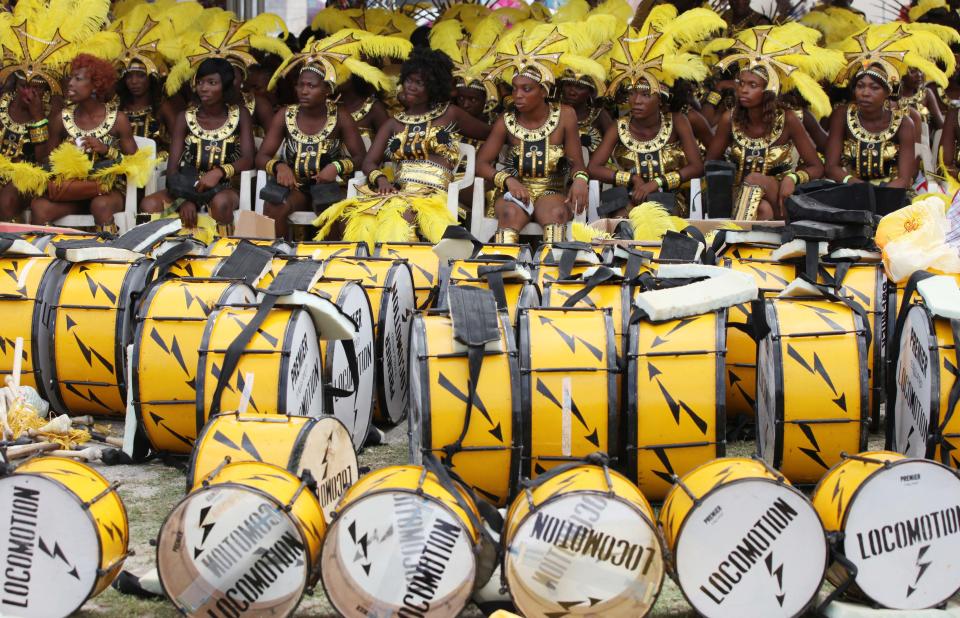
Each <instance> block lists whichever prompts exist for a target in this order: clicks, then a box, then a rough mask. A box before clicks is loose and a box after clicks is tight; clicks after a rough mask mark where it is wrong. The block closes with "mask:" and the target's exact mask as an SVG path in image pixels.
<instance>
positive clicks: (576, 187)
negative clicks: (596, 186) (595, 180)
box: [567, 178, 589, 215]
mask: <svg viewBox="0 0 960 618" xmlns="http://www.w3.org/2000/svg"><path fill="white" fill-rule="evenodd" d="M588 200H589V195H588V192H587V181H586V180H584V179H583V178H574V179H573V184H571V185H570V191H568V192H567V205H568V206H573V212H575V213H576V214H578V215H579V214H580V213H582V212H583V211H584V210H586V208H587V201H588Z"/></svg>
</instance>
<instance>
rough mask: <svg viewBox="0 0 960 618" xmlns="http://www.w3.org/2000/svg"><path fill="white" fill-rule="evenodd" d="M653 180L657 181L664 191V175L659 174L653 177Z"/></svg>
mask: <svg viewBox="0 0 960 618" xmlns="http://www.w3.org/2000/svg"><path fill="white" fill-rule="evenodd" d="M653 182H655V183H657V186H658V187H660V190H661V191H663V185H664V178H663V176H657V177H655V178H654V179H653Z"/></svg>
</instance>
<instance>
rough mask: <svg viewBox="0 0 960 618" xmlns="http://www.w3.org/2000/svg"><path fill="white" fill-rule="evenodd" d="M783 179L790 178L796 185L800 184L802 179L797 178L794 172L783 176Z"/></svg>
mask: <svg viewBox="0 0 960 618" xmlns="http://www.w3.org/2000/svg"><path fill="white" fill-rule="evenodd" d="M783 177H784V178H789V179H790V180H792V181H793V184H795V185H798V184H800V177H799V176H797V175H796V173H794V172H787V173H786V174H784V175H783Z"/></svg>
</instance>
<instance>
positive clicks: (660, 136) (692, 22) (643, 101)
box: [588, 5, 724, 217]
mask: <svg viewBox="0 0 960 618" xmlns="http://www.w3.org/2000/svg"><path fill="white" fill-rule="evenodd" d="M654 22H655V23H664V24H667V25H666V30H665V31H660V30H658V29H657V28H655V27H653V26H651V25H650V24H651V23H654ZM723 28H724V23H723V20H721V19H720V18H718V17H717V16H716V14H714V13H713V12H712V11H707V10H704V9H694V10H691V11H688V12H686V13H684V14H682V15H679V16H678V15H677V13H676V9H675V8H673V7H672V6H670V5H661V6H658V7H655V8H654V9H653V10H652V11H651V13H650V17H648V19H647V23H646V24H644V26H643V28H641V29H640V30H639V31H638V30H633V29H628V30H627V31H626V32H625V33H624V34H623V35H622V36H621V37H620V38H619V39H618V40H617V41H616V42H615V45H614V48H613V51H612V52H611V61H612V62H611V69H610V86H609V88H608V91H607V95H608V96H611V97H617V96H622V95H623V94H627V96H628V99H627V100H628V102H629V105H630V115H629V116H628V117H626V118H621V119H620V120H618V121H617V122H616V123H615V124H614V125H612V126H611V127H610V128H609V129H607V132H606V133H605V134H604V136H603V141H602V142H601V143H600V147H599V148H597V150H596V152H594V154H593V156H592V157H590V167H589V170H588V171H589V172H590V176H591V177H592V178H596V179H597V180H599V181H601V182H603V183H606V184H612V185H615V186H618V187H626V188H627V190H628V191H629V196H630V204H631V207H632V206H635V205H637V204H639V203H641V202H644V201H647V199H648V196H650V195H651V194H653V193H662V192H669V193H674V194H675V195H676V206H677V208H676V211H677V214H680V215H681V216H685V214H686V212H687V209H686V206H687V200H686V197H685V196H684V195H683V194H682V193H681V192H679V191H678V190H679V189H680V187H681V186H682V185H684V184H686V183H687V182H689V181H690V180H691V179H692V178H699V177H700V176H702V175H703V160H702V159H701V157H700V149H699V147H698V144H697V139H696V137H695V136H694V132H693V128H692V127H691V124H690V122H689V121H688V119H687V115H686V114H684V113H681V112H679V111H678V112H671V111H670V110H669V107H668V102H669V100H670V98H671V91H670V86H671V85H672V84H674V83H675V82H676V81H677V77H678V76H677V74H676V73H675V71H676V70H677V69H675V68H674V69H673V70H671V68H673V67H682V70H684V71H686V72H685V73H684V75H685V76H686V77H687V78H690V79H694V80H700V79H703V78H704V77H706V75H707V67H706V66H705V65H704V64H703V63H702V62H698V61H693V62H687V63H683V62H682V61H681V56H680V54H681V52H680V45H681V43H680V41H678V39H677V38H676V37H675V34H678V33H683V36H684V40H687V41H689V40H693V41H696V40H698V39H701V40H702V39H704V38H706V37H708V36H710V35H711V34H714V33H716V32H719V31H722V30H723ZM684 103H685V101H682V100H681V101H678V105H683V104H684ZM608 161H610V162H611V163H612V164H613V166H612V167H611V166H608V163H607V162H608ZM629 208H630V207H628V208H627V209H625V210H621V211H619V212H617V213H614V214H613V216H617V217H622V216H625V215H626V212H627V210H629Z"/></svg>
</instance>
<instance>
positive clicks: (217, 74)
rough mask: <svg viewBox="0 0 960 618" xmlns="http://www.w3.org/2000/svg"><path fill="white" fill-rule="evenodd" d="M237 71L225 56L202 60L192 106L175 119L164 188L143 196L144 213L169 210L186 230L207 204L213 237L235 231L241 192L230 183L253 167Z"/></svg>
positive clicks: (249, 124)
mask: <svg viewBox="0 0 960 618" xmlns="http://www.w3.org/2000/svg"><path fill="white" fill-rule="evenodd" d="M234 77H235V73H234V70H233V67H232V66H231V65H230V63H229V62H227V61H226V60H224V59H223V58H207V59H205V60H203V61H202V62H200V66H199V67H198V68H197V71H196V76H195V78H194V83H195V94H194V100H193V103H192V104H191V105H190V106H189V107H188V108H187V110H186V111H185V112H183V113H181V114H179V115H178V116H177V120H176V123H175V124H174V128H173V134H172V135H171V140H170V157H169V159H168V160H167V188H166V189H164V190H163V191H158V192H157V193H154V194H153V195H148V196H147V197H145V198H144V200H143V203H142V205H141V207H142V209H143V211H144V212H149V213H160V212H163V211H164V209H165V208H167V207H168V206H172V207H173V208H175V209H176V210H177V211H178V212H179V213H180V219H181V221H183V226H184V227H186V228H194V227H196V226H197V211H198V209H199V208H200V207H201V206H203V205H207V206H208V207H209V209H210V215H211V216H212V217H213V218H214V219H216V221H217V233H218V234H219V235H221V236H229V235H230V234H231V233H232V232H233V211H234V210H236V208H237V206H238V205H239V203H240V194H239V193H238V192H237V190H236V189H235V188H234V186H233V185H232V184H231V181H232V180H233V179H234V177H237V176H238V175H239V173H240V172H242V171H244V170H247V169H250V168H251V166H252V165H253V159H254V146H253V133H252V130H251V120H250V114H249V112H247V109H246V108H245V107H243V106H242V105H240V104H239V103H234V102H233V101H239V94H238V92H237V87H236V85H235V83H234Z"/></svg>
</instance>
